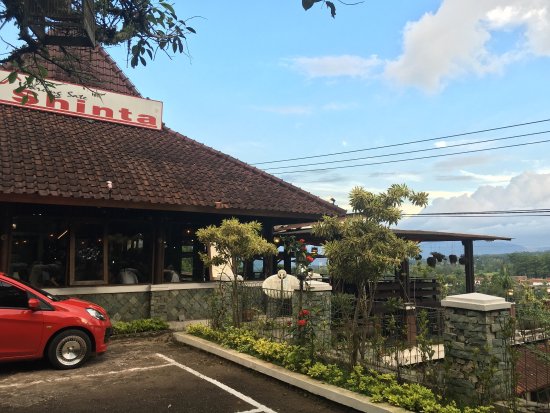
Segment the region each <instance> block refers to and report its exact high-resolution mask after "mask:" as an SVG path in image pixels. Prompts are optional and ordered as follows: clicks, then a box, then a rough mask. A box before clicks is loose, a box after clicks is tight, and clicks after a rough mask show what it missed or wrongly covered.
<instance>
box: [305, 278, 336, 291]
mask: <svg viewBox="0 0 550 413" xmlns="http://www.w3.org/2000/svg"><path fill="white" fill-rule="evenodd" d="M304 284H307V286H306V285H304V289H307V290H308V291H332V285H330V284H329V283H326V282H323V281H314V280H308V281H306V282H305V283H304Z"/></svg>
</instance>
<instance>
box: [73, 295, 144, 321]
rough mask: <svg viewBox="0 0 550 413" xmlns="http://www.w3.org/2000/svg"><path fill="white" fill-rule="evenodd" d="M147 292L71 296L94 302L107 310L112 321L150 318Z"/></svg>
mask: <svg viewBox="0 0 550 413" xmlns="http://www.w3.org/2000/svg"><path fill="white" fill-rule="evenodd" d="M150 295H151V293H149V292H131V293H116V294H74V295H73V294H71V297H76V298H80V299H82V300H86V301H90V302H92V303H96V304H98V305H100V306H101V307H103V308H104V309H105V310H107V313H108V314H109V316H110V317H111V319H112V320H114V321H131V320H137V319H140V318H150V317H151V311H150V308H151V307H150Z"/></svg>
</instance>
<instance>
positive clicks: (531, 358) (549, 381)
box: [516, 342, 550, 394]
mask: <svg viewBox="0 0 550 413" xmlns="http://www.w3.org/2000/svg"><path fill="white" fill-rule="evenodd" d="M516 352H517V361H516V372H517V376H518V377H517V387H516V392H517V394H522V393H525V392H532V391H537V390H541V389H548V388H550V363H549V361H548V356H549V354H550V343H548V342H544V343H539V344H533V345H522V346H517V347H516Z"/></svg>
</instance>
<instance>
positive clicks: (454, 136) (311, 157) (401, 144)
mask: <svg viewBox="0 0 550 413" xmlns="http://www.w3.org/2000/svg"><path fill="white" fill-rule="evenodd" d="M549 121H550V118H548V119H540V120H535V121H531V122H523V123H516V124H512V125H505V126H497V127H494V128H489V129H479V130H476V131H470V132H462V133H456V134H452V135H445V136H439V137H437V138H429V139H419V140H414V141H409V142H401V143H394V144H391V145H382V146H373V147H371V148H363V149H354V150H350V151H342V152H332V153H326V154H321V155H310V156H301V157H299V158H287V159H278V160H274V161H265V162H257V163H253V164H251V165H253V166H257V165H266V164H270V163H276V162H289V161H298V160H303V159H314V158H323V157H327V156H336V155H345V154H348V153H357V152H364V151H372V150H376V149H386V148H394V147H397V146H403V145H412V144H415V143H423V142H433V141H437V140H440V139H449V138H458V137H461V136H468V135H476V134H479V133H486V132H494V131H497V130H503V129H510V128H517V127H520V126H527V125H535V124H539V123H544V122H549Z"/></svg>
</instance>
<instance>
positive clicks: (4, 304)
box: [0, 281, 29, 308]
mask: <svg viewBox="0 0 550 413" xmlns="http://www.w3.org/2000/svg"><path fill="white" fill-rule="evenodd" d="M28 307H29V299H28V296H27V293H26V291H23V290H21V289H19V288H17V287H15V286H13V285H11V284H8V283H5V282H1V281H0V308H28Z"/></svg>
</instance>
